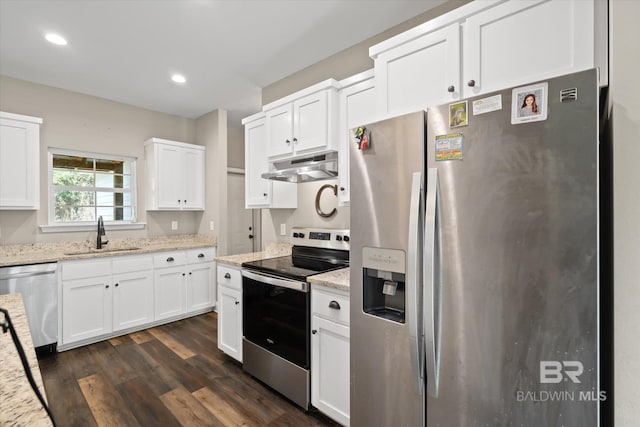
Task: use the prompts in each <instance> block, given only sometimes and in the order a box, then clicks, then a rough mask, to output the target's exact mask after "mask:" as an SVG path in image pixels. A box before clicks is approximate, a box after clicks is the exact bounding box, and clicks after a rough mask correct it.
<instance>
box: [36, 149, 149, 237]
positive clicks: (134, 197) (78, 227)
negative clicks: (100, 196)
mask: <svg viewBox="0 0 640 427" xmlns="http://www.w3.org/2000/svg"><path fill="white" fill-rule="evenodd" d="M54 155H67V156H81V157H86V158H89V159H103V160H116V161H124V162H129V164H130V167H131V174H130V179H131V187H130V189H129V190H128V191H127V193H129V194H130V196H131V216H132V218H133V219H131V220H110V221H105V222H104V223H105V227H106V228H108V229H136V228H144V226H145V223H142V222H138V194H137V187H138V186H137V182H138V177H137V161H138V159H137V158H136V157H132V156H119V155H113V154H104V153H94V152H89V151H80V150H73V149H62V148H54V147H49V148H48V149H47V180H48V185H47V192H48V194H47V206H48V224H47V225H44V226H40V228H41V230H42V232H64V231H84V230H93V229H94V228H95V227H96V224H97V218H96V220H95V221H68V222H59V221H58V222H56V221H55V202H56V200H55V186H54V184H53V169H54V168H53V156H54ZM87 188H90V189H91V190H94V191H95V190H98V191H99V190H100V189H103V188H109V187H96V186H95V183H94V186H93V187H87ZM123 193H124V192H123Z"/></svg>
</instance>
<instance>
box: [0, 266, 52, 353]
mask: <svg viewBox="0 0 640 427" xmlns="http://www.w3.org/2000/svg"><path fill="white" fill-rule="evenodd" d="M56 266H57V264H56V263H46V264H31V265H19V266H14V267H2V268H0V294H12V293H21V294H22V299H23V300H24V308H25V311H26V313H27V319H28V320H29V330H30V331H31V338H32V340H33V346H34V347H36V348H38V351H43V350H44V351H50V352H54V351H55V350H56V344H57V342H58V280H57V276H56ZM9 314H11V313H9Z"/></svg>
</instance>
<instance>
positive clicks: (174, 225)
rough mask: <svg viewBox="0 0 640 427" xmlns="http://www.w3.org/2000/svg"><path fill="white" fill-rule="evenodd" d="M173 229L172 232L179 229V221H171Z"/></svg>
mask: <svg viewBox="0 0 640 427" xmlns="http://www.w3.org/2000/svg"><path fill="white" fill-rule="evenodd" d="M171 229H172V230H177V229H178V221H171Z"/></svg>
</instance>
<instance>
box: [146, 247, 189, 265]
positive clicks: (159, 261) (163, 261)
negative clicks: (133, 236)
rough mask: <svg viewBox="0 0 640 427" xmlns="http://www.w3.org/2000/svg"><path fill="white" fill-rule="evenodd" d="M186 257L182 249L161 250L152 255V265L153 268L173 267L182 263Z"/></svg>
mask: <svg viewBox="0 0 640 427" xmlns="http://www.w3.org/2000/svg"><path fill="white" fill-rule="evenodd" d="M186 259H187V256H186V254H185V253H184V251H180V252H162V253H160V254H158V255H155V256H154V257H153V266H154V267H155V268H163V267H175V266H177V265H184V264H185V261H186Z"/></svg>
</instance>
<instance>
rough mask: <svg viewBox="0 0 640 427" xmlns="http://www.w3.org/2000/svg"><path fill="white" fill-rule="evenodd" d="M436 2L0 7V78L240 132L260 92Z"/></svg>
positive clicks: (49, 0)
mask: <svg viewBox="0 0 640 427" xmlns="http://www.w3.org/2000/svg"><path fill="white" fill-rule="evenodd" d="M441 3H444V0H0V74H2V75H5V76H10V77H15V78H19V79H23V80H28V81H32V82H36V83H40V84H44V85H48V86H54V87H59V88H63V89H67V90H71V91H75V92H80V93H84V94H89V95H94V96H98V97H101V98H106V99H111V100H114V101H118V102H123V103H126V104H130V105H135V106H139V107H143V108H147V109H151V110H155V111H160V112H164V113H169V114H175V115H178V116H182V117H188V118H197V117H199V116H201V115H203V114H205V113H208V112H210V111H213V110H215V109H225V110H227V111H228V118H229V124H230V126H239V125H240V119H241V118H243V117H245V116H248V115H250V114H253V113H255V112H256V111H259V110H260V108H261V106H262V102H261V88H263V87H265V86H268V85H269V84H271V83H274V82H276V81H278V80H280V79H282V78H284V77H286V76H288V75H290V74H292V73H294V72H296V71H299V70H301V69H303V68H305V67H307V66H309V65H312V64H314V63H316V62H318V61H320V60H322V59H324V58H327V57H329V56H331V55H333V54H335V53H337V52H339V51H341V50H344V49H346V48H348V47H351V46H353V45H355V44H357V43H359V42H361V41H363V40H365V39H367V38H369V37H372V36H374V35H376V34H379V33H381V32H383V31H384V30H386V29H388V28H391V27H393V26H395V25H397V24H399V23H401V22H404V21H406V20H408V19H410V18H411V17H413V16H415V15H418V14H420V13H423V12H425V11H427V10H429V9H431V8H433V7H435V6H437V5H439V4H441ZM48 32H55V33H58V34H60V35H62V36H64V37H65V38H66V39H67V41H68V44H67V45H66V46H56V45H53V44H51V43H49V42H47V41H46V40H45V39H44V35H45V33H48ZM173 73H180V74H183V75H184V76H185V77H186V78H187V82H186V83H184V84H176V83H174V82H172V81H171V75H172V74H173Z"/></svg>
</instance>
